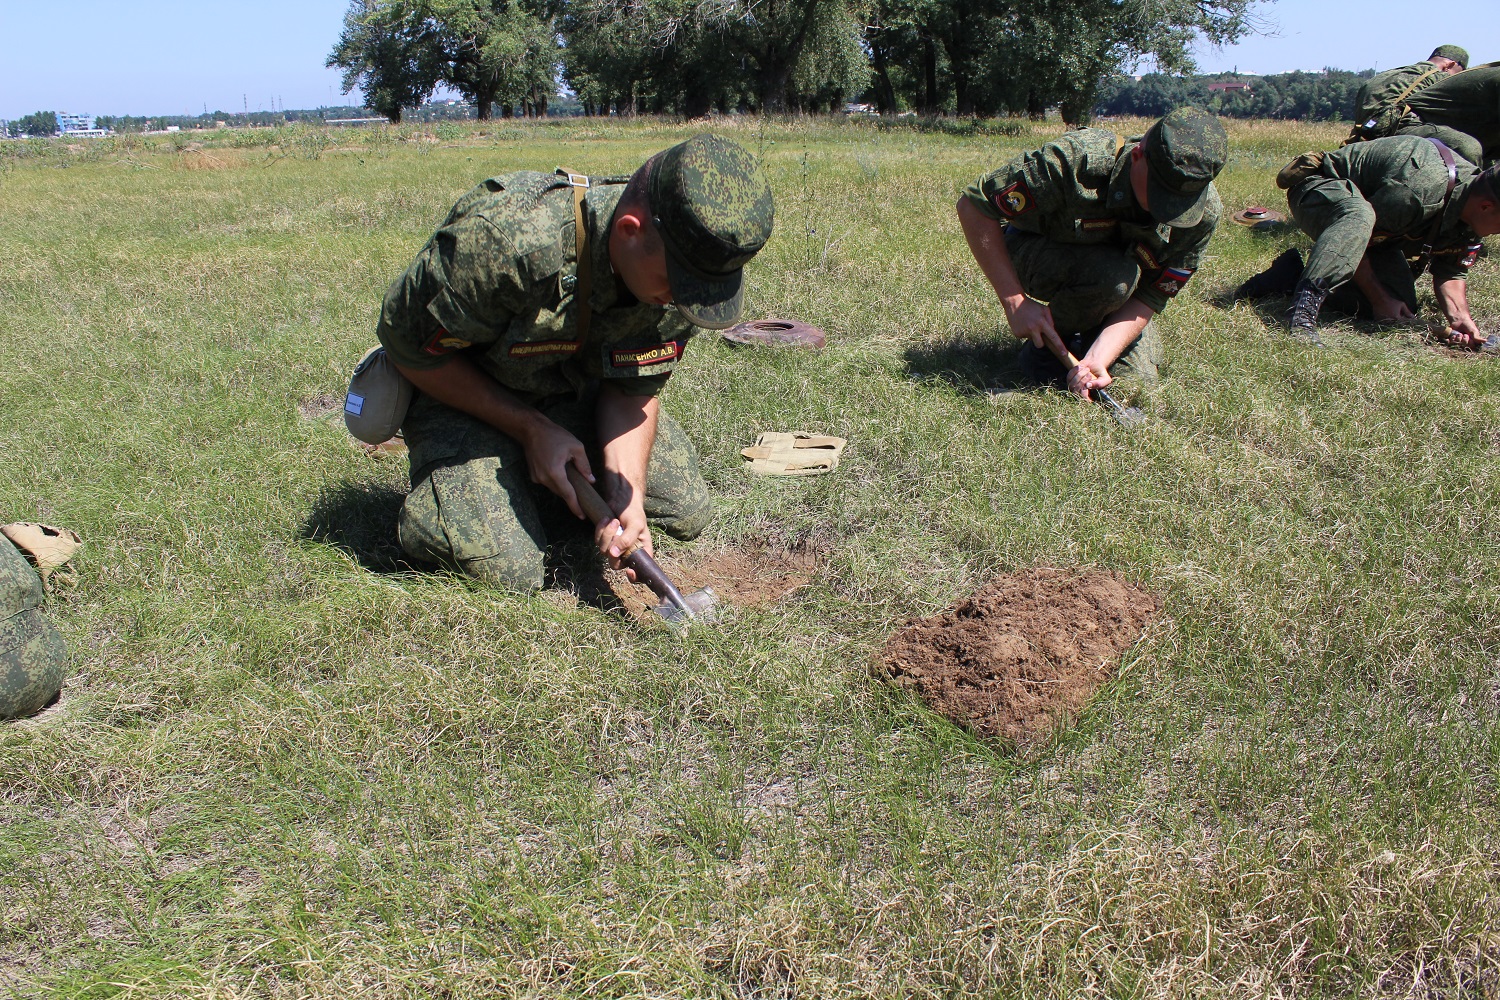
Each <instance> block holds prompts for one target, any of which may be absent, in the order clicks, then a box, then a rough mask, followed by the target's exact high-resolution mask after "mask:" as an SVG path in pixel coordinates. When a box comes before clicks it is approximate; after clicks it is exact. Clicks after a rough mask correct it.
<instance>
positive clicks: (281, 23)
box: [0, 0, 1500, 118]
mask: <svg viewBox="0 0 1500 1000" xmlns="http://www.w3.org/2000/svg"><path fill="white" fill-rule="evenodd" d="M347 9H348V4H347V3H346V2H345V0H197V2H187V0H137V2H128V0H53V2H51V3H36V2H34V0H0V118H18V117H20V116H21V115H24V114H28V113H30V112H32V111H39V110H47V111H69V112H74V113H87V114H108V115H125V114H134V115H158V114H184V113H187V114H199V113H201V112H202V111H203V109H204V107H205V105H206V106H207V107H208V109H209V110H210V111H214V110H224V111H239V110H243V109H244V108H245V107H246V106H247V105H248V107H249V109H250V110H251V111H255V110H267V111H269V110H271V109H273V108H275V107H287V108H315V107H318V106H319V105H325V104H342V103H344V102H345V100H346V98H344V96H343V95H342V93H341V92H340V91H339V74H337V73H336V72H334V71H332V70H328V69H324V68H323V60H324V59H326V58H327V56H328V50H329V49H331V48H332V47H333V43H334V41H335V40H336V39H337V38H338V34H339V29H340V26H341V25H342V23H343V17H344V11H345V10H347ZM1431 9H1433V10H1435V11H1440V12H1441V15H1442V16H1441V25H1439V24H1438V23H1437V22H1438V20H1439V19H1438V18H1433V19H1432V23H1428V22H1426V21H1425V20H1422V19H1419V18H1417V17H1415V16H1414V14H1415V5H1414V4H1412V3H1411V0H1321V2H1320V0H1281V2H1279V3H1274V4H1262V5H1261V6H1260V8H1259V10H1260V12H1261V15H1262V17H1263V18H1264V19H1265V20H1267V21H1269V22H1273V24H1274V26H1275V27H1277V29H1278V31H1279V36H1278V37H1255V38H1251V39H1249V40H1247V41H1244V42H1241V43H1240V44H1239V45H1236V46H1233V47H1231V48H1228V49H1224V50H1222V51H1217V52H1216V51H1213V50H1210V49H1207V48H1204V49H1203V50H1201V51H1200V52H1199V61H1200V63H1201V65H1202V67H1203V68H1204V69H1205V70H1221V69H1224V70H1227V69H1231V68H1233V67H1235V66H1238V67H1239V68H1240V70H1242V71H1248V72H1258V73H1279V72H1283V71H1286V70H1291V69H1306V70H1317V69H1322V68H1323V67H1324V66H1335V67H1338V68H1340V69H1363V68H1366V67H1370V66H1379V67H1380V68H1382V69H1385V68H1389V67H1391V66H1399V65H1402V64H1404V63H1409V62H1415V61H1417V60H1419V59H1421V58H1423V57H1425V56H1426V55H1427V53H1428V52H1430V51H1431V50H1432V48H1433V46H1435V45H1438V44H1441V43H1443V42H1456V43H1458V44H1460V45H1464V44H1468V45H1469V48H1470V51H1471V54H1472V55H1473V57H1474V60H1475V61H1476V62H1479V61H1485V60H1489V59H1500V0H1444V2H1443V3H1441V4H1439V5H1436V6H1434V7H1433V8H1431ZM1469 43H1472V44H1469ZM1486 43H1487V44H1489V45H1491V46H1493V48H1486V47H1485V45H1486ZM349 100H357V97H351V98H349Z"/></svg>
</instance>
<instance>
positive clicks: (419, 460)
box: [400, 395, 712, 591]
mask: <svg viewBox="0 0 1500 1000" xmlns="http://www.w3.org/2000/svg"><path fill="white" fill-rule="evenodd" d="M538 408H539V409H540V410H541V411H542V412H543V413H544V414H546V416H547V417H548V418H549V419H551V420H552V421H554V422H555V423H557V424H559V425H561V426H562V427H564V428H566V429H567V430H568V431H569V432H570V433H572V434H573V435H574V436H575V437H577V438H578V439H579V440H580V441H582V442H583V443H584V445H585V446H586V447H587V448H588V449H589V462H590V464H591V465H592V467H593V469H594V473H595V475H596V476H597V475H598V474H599V471H600V470H601V469H602V468H603V462H602V459H601V457H600V455H599V452H598V449H597V447H596V444H597V434H596V433H595V430H594V400H593V397H592V396H586V397H584V398H583V399H579V398H577V397H574V396H565V397H557V398H553V399H550V400H544V401H542V402H541V403H540V404H539V405H538ZM404 433H405V434H406V439H407V442H408V443H409V445H410V448H411V463H412V484H413V488H412V491H411V494H410V495H409V496H408V497H407V498H406V503H405V504H404V505H403V507H402V509H401V518H400V537H401V545H402V548H404V549H405V550H406V551H407V552H408V553H410V554H411V555H412V556H414V557H416V558H417V559H421V560H423V561H425V562H432V563H437V564H438V565H441V566H446V567H448V568H450V569H455V570H459V571H461V572H464V573H467V574H469V575H470V576H474V577H477V578H478V579H481V580H485V581H486V582H489V583H493V584H495V585H497V586H502V587H507V588H510V589H513V590H521V591H529V590H536V589H538V588H540V587H541V586H542V555H543V551H544V550H545V548H546V545H547V532H546V526H545V524H546V521H547V520H548V514H549V513H550V514H551V515H552V519H554V520H556V519H557V518H566V519H568V520H569V521H573V523H575V524H576V525H577V526H578V527H579V529H580V530H584V528H585V526H584V525H583V522H581V521H576V520H574V519H573V518H572V515H571V514H570V513H569V512H568V511H567V509H566V508H565V507H563V504H562V501H561V500H559V499H557V498H556V497H555V496H553V495H552V494H551V492H549V491H548V490H547V489H546V488H545V487H542V486H537V485H536V484H534V483H532V482H531V478H530V474H529V472H528V470H527V466H526V454H525V452H524V451H523V450H522V448H521V446H520V445H519V444H518V443H517V442H515V441H514V440H512V439H511V438H509V437H507V436H505V435H504V434H502V433H500V432H499V431H498V430H496V429H495V428H493V427H491V426H490V425H489V424H486V423H484V422H483V421H481V420H477V419H475V418H474V417H470V416H468V415H467V414H464V413H460V412H459V411H458V410H455V409H452V408H451V407H447V406H443V405H442V404H441V403H438V402H437V401H435V400H433V399H432V398H431V397H430V396H425V395H418V396H417V398H416V401H415V402H414V403H413V404H412V408H411V411H410V412H409V413H408V415H407V418H406V424H405V427H404ZM645 507H646V516H647V517H648V518H650V519H651V523H652V528H653V530H654V529H658V528H659V529H661V530H663V531H665V532H666V533H667V534H669V535H671V536H672V537H674V538H681V539H691V538H696V537H697V536H698V534H699V533H701V532H702V531H703V529H704V528H705V527H707V526H708V522H709V518H710V516H711V513H712V505H711V502H710V500H709V495H708V486H707V484H705V483H704V481H703V475H702V473H701V472H700V471H699V469H698V455H697V452H696V451H695V450H694V449H693V445H692V442H691V441H690V440H688V437H687V434H686V433H684V432H683V430H682V428H681V427H679V426H678V425H677V423H676V422H675V421H673V420H672V419H671V418H670V417H668V416H667V415H666V414H665V413H662V414H661V417H660V419H659V421H658V423H657V430H656V442H655V445H654V446H653V447H652V449H651V461H650V464H649V466H648V473H647V478H646V498H645Z"/></svg>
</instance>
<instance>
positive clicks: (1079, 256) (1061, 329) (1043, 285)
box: [1005, 227, 1166, 385]
mask: <svg viewBox="0 0 1500 1000" xmlns="http://www.w3.org/2000/svg"><path fill="white" fill-rule="evenodd" d="M1005 248H1006V250H1007V251H1009V253H1010V259H1011V263H1012V264H1013V265H1014V266H1015V269H1016V276H1017V277H1018V278H1020V279H1021V287H1022V288H1023V289H1025V291H1026V294H1027V295H1030V296H1031V297H1032V298H1034V299H1040V300H1041V301H1043V302H1046V303H1047V306H1048V308H1049V309H1051V310H1052V322H1053V324H1054V325H1055V326H1056V327H1057V332H1058V333H1060V334H1061V335H1062V338H1063V341H1064V342H1066V343H1068V344H1069V348H1070V349H1071V350H1072V351H1073V354H1074V355H1075V356H1077V357H1082V355H1083V353H1084V352H1085V351H1087V350H1088V349H1089V345H1091V344H1093V342H1094V340H1095V338H1097V337H1098V336H1099V330H1100V327H1101V326H1102V324H1103V323H1104V320H1105V319H1106V318H1107V317H1108V316H1109V315H1110V314H1111V313H1113V312H1115V311H1116V310H1117V309H1119V308H1120V307H1121V306H1123V305H1124V304H1125V303H1126V302H1129V301H1130V296H1131V295H1132V294H1134V293H1135V286H1136V284H1137V283H1138V282H1139V281H1140V280H1141V268H1140V265H1139V264H1137V263H1136V262H1135V259H1134V258H1132V257H1128V256H1126V254H1125V250H1124V248H1123V247H1121V246H1119V245H1118V244H1114V243H1105V244H1086V245H1080V244H1071V243H1057V242H1055V241H1053V240H1049V239H1047V238H1046V237H1044V236H1038V235H1036V234H1034V233H1024V232H1021V231H1020V230H1018V229H1015V228H1013V227H1007V228H1006V230H1005ZM1164 364H1166V345H1165V344H1164V342H1163V341H1162V339H1161V333H1160V331H1159V330H1158V329H1157V328H1156V324H1155V322H1150V323H1147V324H1146V328H1145V329H1144V330H1142V331H1141V335H1140V336H1139V337H1137V338H1136V341H1135V343H1134V344H1131V345H1130V346H1129V347H1128V348H1126V349H1125V353H1124V354H1122V355H1120V357H1119V360H1117V361H1116V362H1115V363H1114V364H1113V365H1111V366H1110V369H1109V370H1110V374H1111V375H1114V376H1116V377H1121V376H1124V377H1127V378H1131V377H1133V378H1135V379H1137V380H1139V381H1140V382H1141V383H1143V384H1146V385H1150V384H1152V383H1155V382H1156V381H1158V379H1159V378H1160V376H1161V368H1162V366H1163V365H1164ZM1022 365H1023V367H1024V368H1025V369H1026V370H1027V373H1028V375H1029V376H1030V377H1032V378H1034V379H1036V380H1038V381H1051V380H1053V379H1056V378H1061V377H1062V375H1063V374H1064V372H1063V369H1062V365H1061V364H1059V363H1058V362H1057V360H1056V359H1055V358H1053V357H1052V356H1051V355H1050V354H1049V353H1048V352H1047V351H1045V350H1042V351H1036V349H1035V348H1030V349H1028V348H1025V347H1023V348H1022ZM1117 369H1118V370H1117Z"/></svg>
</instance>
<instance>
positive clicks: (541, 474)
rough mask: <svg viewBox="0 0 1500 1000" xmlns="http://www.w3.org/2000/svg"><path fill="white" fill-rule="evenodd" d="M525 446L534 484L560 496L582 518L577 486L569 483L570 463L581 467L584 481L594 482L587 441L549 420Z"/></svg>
mask: <svg viewBox="0 0 1500 1000" xmlns="http://www.w3.org/2000/svg"><path fill="white" fill-rule="evenodd" d="M522 447H523V448H525V449H526V468H527V471H528V472H530V473H531V481H532V482H533V483H536V484H538V485H540V486H545V487H547V489H549V490H551V491H552V492H553V493H556V494H557V495H558V496H559V497H560V498H561V499H562V502H563V503H565V504H567V505H568V510H570V511H572V512H573V516H574V517H578V518H582V517H583V516H584V514H583V508H582V507H580V506H579V505H578V496H577V494H575V493H574V492H573V484H572V483H570V482H568V463H569V462H571V463H573V464H574V465H576V466H578V471H579V472H581V473H582V474H583V478H585V479H587V480H588V481H589V482H593V481H594V473H593V471H592V470H591V469H590V468H589V456H588V453H587V452H586V451H585V450H584V447H583V442H582V441H580V440H578V439H577V438H576V437H574V436H573V435H572V434H569V433H568V432H567V431H566V430H564V429H563V428H561V427H559V426H558V425H557V424H554V423H553V422H552V421H550V420H546V421H543V423H542V425H541V426H540V427H538V428H536V429H535V430H533V432H532V433H531V435H530V436H529V437H528V438H527V439H526V440H525V441H524V442H522Z"/></svg>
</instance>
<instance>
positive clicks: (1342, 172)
mask: <svg viewBox="0 0 1500 1000" xmlns="http://www.w3.org/2000/svg"><path fill="white" fill-rule="evenodd" d="M1453 165H1454V168H1455V170H1456V172H1457V175H1458V183H1457V184H1455V185H1454V187H1453V193H1452V195H1447V191H1448V167H1447V165H1446V164H1445V163H1443V159H1442V157H1441V156H1440V155H1439V154H1438V151H1437V147H1436V146H1434V145H1433V144H1432V143H1431V142H1430V141H1428V140H1427V139H1423V138H1418V137H1416V136H1400V135H1398V136H1393V137H1391V138H1388V139H1376V140H1374V141H1371V142H1361V143H1356V144H1354V145H1352V146H1345V147H1344V148H1343V149H1337V150H1334V151H1333V152H1331V153H1329V154H1327V156H1325V157H1324V159H1323V172H1322V174H1321V176H1323V177H1332V178H1336V179H1341V180H1347V181H1349V183H1351V184H1353V185H1354V187H1355V189H1356V190H1357V191H1358V194H1357V195H1356V194H1354V193H1353V192H1344V195H1343V196H1345V197H1350V198H1354V197H1363V198H1364V200H1365V201H1367V202H1369V203H1370V207H1371V208H1373V209H1374V210H1375V228H1374V231H1373V232H1372V233H1371V235H1370V244H1369V245H1370V246H1384V245H1388V244H1393V245H1396V246H1398V247H1400V249H1401V250H1402V252H1403V253H1405V254H1406V256H1407V257H1417V256H1419V255H1420V254H1421V252H1422V247H1423V245H1424V244H1425V243H1426V242H1427V239H1428V237H1429V236H1431V234H1432V227H1433V224H1434V223H1435V222H1436V221H1437V218H1438V213H1439V212H1441V213H1442V217H1443V221H1442V224H1441V226H1439V228H1438V232H1437V238H1436V239H1435V240H1434V241H1433V245H1432V277H1433V280H1435V281H1448V280H1452V279H1455V278H1464V277H1465V276H1466V275H1467V274H1468V271H1469V268H1471V267H1473V266H1474V263H1475V262H1476V261H1477V260H1478V259H1479V249H1480V246H1481V240H1480V239H1479V236H1478V235H1477V234H1476V233H1475V232H1474V230H1472V229H1470V228H1469V226H1468V224H1467V223H1465V222H1464V221H1463V220H1462V219H1460V218H1459V217H1458V213H1459V209H1460V208H1462V206H1463V201H1464V190H1465V189H1466V188H1467V187H1468V186H1469V183H1470V182H1471V181H1472V180H1473V179H1474V177H1475V175H1476V174H1478V172H1479V171H1478V170H1477V169H1476V168H1475V167H1474V166H1473V165H1472V164H1470V163H1469V162H1468V161H1467V160H1465V159H1464V158H1463V157H1461V156H1455V157H1454V158H1453ZM1339 196H1340V195H1339V194H1337V193H1334V192H1331V191H1325V197H1327V198H1335V197H1339ZM1445 196H1447V206H1446V207H1444V204H1443V201H1444V197H1445ZM1299 221H1300V220H1299ZM1308 235H1310V236H1312V237H1313V238H1314V239H1316V238H1317V237H1318V235H1319V233H1309V234H1308Z"/></svg>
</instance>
